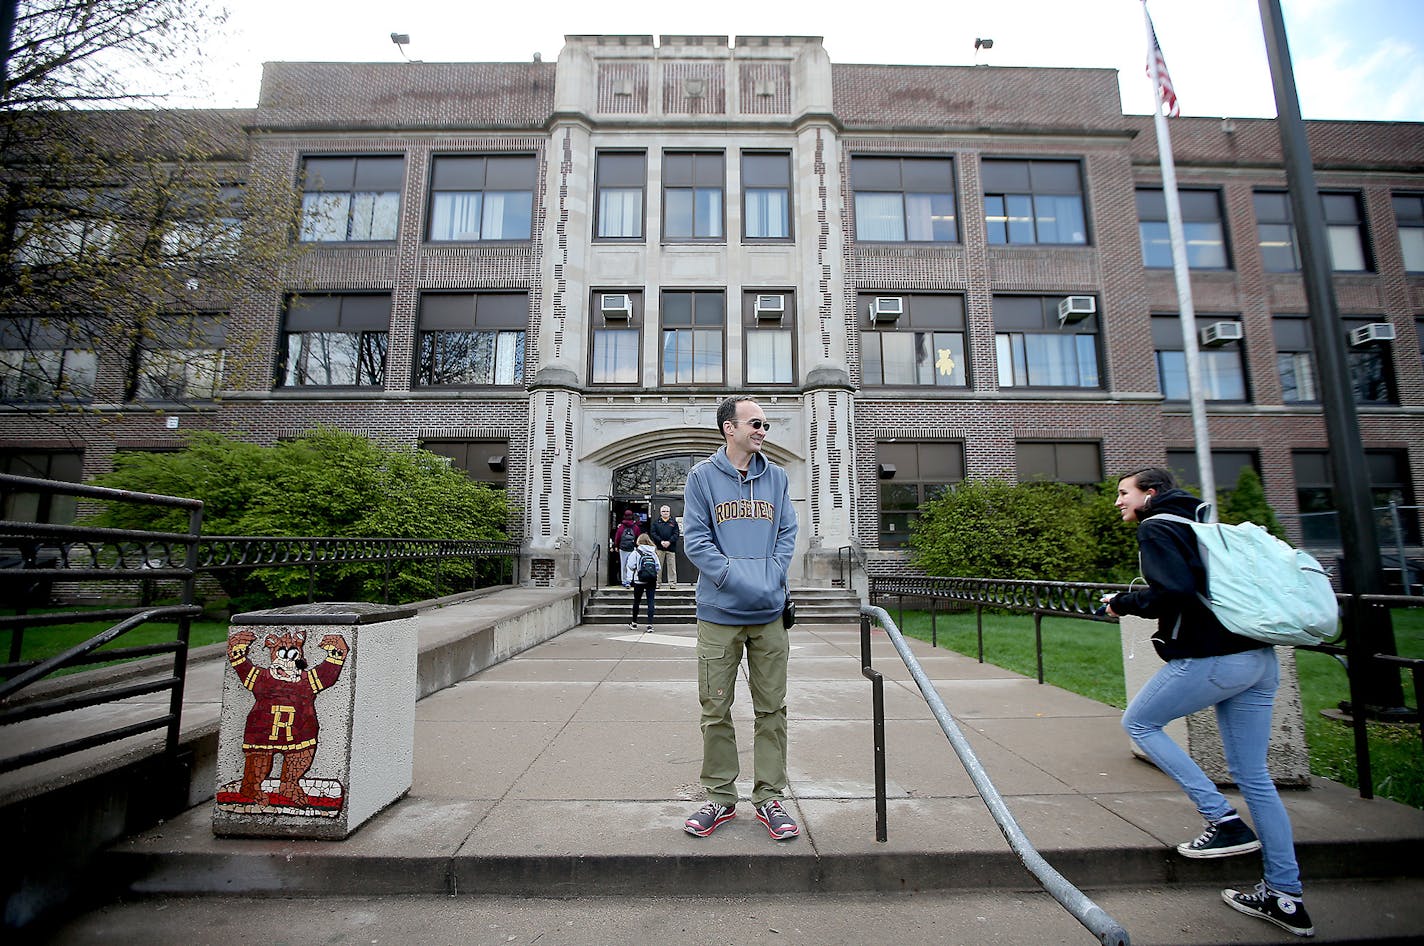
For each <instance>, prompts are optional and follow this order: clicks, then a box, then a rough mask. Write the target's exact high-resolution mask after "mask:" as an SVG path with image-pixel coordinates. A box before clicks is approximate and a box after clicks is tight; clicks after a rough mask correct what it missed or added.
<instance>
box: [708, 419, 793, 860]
mask: <svg viewBox="0 0 1424 946" xmlns="http://www.w3.org/2000/svg"><path fill="white" fill-rule="evenodd" d="M717 427H718V429H720V430H721V431H722V437H723V438H724V439H725V441H726V443H725V444H724V445H723V446H722V447H721V448H720V449H718V451H717V452H716V453H714V454H713V455H712V456H710V457H708V458H707V459H706V460H703V461H702V462H701V463H699V464H697V465H696V466H694V467H693V468H692V471H691V472H690V473H688V475H687V486H686V488H685V490H684V491H683V503H684V504H683V510H682V516H683V518H682V549H683V552H684V554H686V555H687V557H688V558H689V559H691V561H692V563H693V564H694V565H696V566H697V569H698V572H699V576H698V579H697V690H698V696H699V698H700V699H701V701H702V787H703V788H704V789H706V791H707V798H708V801H707V804H706V805H704V806H702V807H701V808H700V809H698V810H697V811H696V812H694V813H693V814H692V816H691V817H689V818H688V819H687V822H686V824H685V827H686V830H687V833H688V834H695V835H697V836H698V837H706V836H707V835H709V834H711V833H712V832H713V831H715V830H717V828H718V827H720V826H721V825H723V824H725V823H726V822H728V821H730V820H732V818H733V817H735V816H736V807H737V800H738V799H737V776H738V775H739V774H740V766H739V765H738V762H737V734H736V730H735V728H734V727H733V725H732V700H733V697H734V693H735V688H736V683H737V669H738V667H739V666H740V665H741V661H742V651H743V650H745V651H746V653H747V681H748V683H749V685H750V687H751V693H752V709H753V711H754V712H755V714H756V723H755V729H754V731H753V740H754V741H753V756H752V758H753V765H754V775H755V779H756V780H755V783H754V784H753V786H752V798H751V801H752V805H753V806H754V807H755V808H756V816H757V820H758V821H760V822H761V823H762V824H763V825H765V826H766V829H767V832H768V833H770V834H771V836H772V837H773V838H774V839H776V840H778V841H784V840H787V839H789V838H794V837H796V836H797V835H798V834H800V833H801V829H800V828H799V827H797V825H796V822H795V821H794V820H793V819H792V818H791V816H790V815H788V814H787V813H786V810H785V809H784V808H783V807H782V805H781V800H782V798H784V797H785V794H786V661H787V657H788V656H789V655H790V652H791V647H790V644H789V643H788V642H787V633H786V627H785V625H783V624H782V621H781V614H782V611H783V610H784V608H785V606H786V597H787V593H788V590H789V589H788V586H787V579H786V574H787V571H788V570H789V569H790V567H791V554H792V552H793V550H794V549H795V548H796V510H794V509H793V508H792V507H791V497H790V494H789V492H788V491H787V484H786V471H785V470H783V469H782V468H781V467H779V466H777V465H776V464H774V463H772V462H771V461H769V460H767V458H766V457H765V456H763V455H762V452H761V448H762V441H763V440H764V439H765V438H766V435H767V433H768V432H769V430H770V425H769V424H768V423H767V421H766V414H765V413H763V412H762V409H761V407H760V406H759V405H758V404H757V402H756V401H754V400H752V399H751V398H750V397H747V396H745V395H739V396H734V397H729V398H727V399H726V400H725V401H723V402H722V404H721V405H720V406H719V407H718V408H717Z"/></svg>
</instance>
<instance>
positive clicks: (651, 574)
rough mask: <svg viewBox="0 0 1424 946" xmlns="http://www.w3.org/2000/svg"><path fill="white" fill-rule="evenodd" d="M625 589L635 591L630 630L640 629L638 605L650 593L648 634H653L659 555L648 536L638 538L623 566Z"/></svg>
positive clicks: (629, 624)
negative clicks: (645, 593) (644, 595)
mask: <svg viewBox="0 0 1424 946" xmlns="http://www.w3.org/2000/svg"><path fill="white" fill-rule="evenodd" d="M623 587H624V588H632V589H633V620H631V621H629V622H628V630H630V631H636V630H637V629H638V604H639V602H640V601H641V600H642V598H643V592H645V591H646V592H647V593H648V633H649V634H651V633H652V632H653V621H654V620H655V617H656V616H655V615H654V613H653V607H654V605H653V599H654V596H655V595H656V594H657V590H658V553H657V552H656V551H655V550H654V548H653V540H652V539H651V538H649V537H648V536H647V535H646V534H644V535H640V536H638V541H637V543H636V544H635V545H634V546H633V551H632V553H631V554H629V556H628V561H627V563H625V564H624V566H623Z"/></svg>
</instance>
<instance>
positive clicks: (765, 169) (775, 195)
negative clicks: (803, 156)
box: [742, 152, 791, 240]
mask: <svg viewBox="0 0 1424 946" xmlns="http://www.w3.org/2000/svg"><path fill="white" fill-rule="evenodd" d="M742 201H743V208H742V230H743V233H744V234H745V236H746V238H747V239H748V240H789V239H790V238H791V155H790V154H787V153H785V152H778V153H776V154H761V153H748V152H743V153H742Z"/></svg>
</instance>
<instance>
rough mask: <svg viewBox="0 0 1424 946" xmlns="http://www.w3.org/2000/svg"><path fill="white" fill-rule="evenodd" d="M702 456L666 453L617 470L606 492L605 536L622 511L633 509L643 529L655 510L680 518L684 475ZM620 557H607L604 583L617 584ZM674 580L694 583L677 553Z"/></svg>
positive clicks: (689, 565)
mask: <svg viewBox="0 0 1424 946" xmlns="http://www.w3.org/2000/svg"><path fill="white" fill-rule="evenodd" d="M706 457H707V455H706V454H705V453H677V454H668V455H665V456H660V457H653V458H651V459H643V460H636V461H634V462H632V463H628V464H625V465H623V466H620V467H616V468H615V469H614V470H613V482H612V485H611V486H610V488H609V490H608V534H609V536H612V535H613V530H614V529H615V528H616V527H617V525H618V522H619V521H620V520H621V519H622V518H623V510H625V509H632V510H633V511H634V513H636V514H637V515H638V517H639V522H640V524H641V525H642V527H643V528H644V530H646V528H647V523H648V521H649V519H650V518H652V517H654V516H656V515H657V514H658V507H660V506H663V505H667V506H670V507H671V508H672V514H673V517H674V518H680V517H681V516H682V490H683V487H684V486H685V485H686V484H687V473H688V471H689V470H691V469H692V467H693V465H694V464H696V463H698V462H699V461H701V460H704V459H706ZM618 561H619V556H618V555H617V554H616V553H615V554H613V555H610V556H609V565H608V574H607V576H606V578H607V580H608V581H609V582H610V583H612V584H617V583H618ZM677 578H678V583H679V584H694V583H695V582H696V580H697V568H696V567H695V566H694V565H693V564H692V563H691V562H690V561H688V560H687V558H686V557H685V556H684V555H683V554H682V551H681V550H680V549H679V550H678V556H677Z"/></svg>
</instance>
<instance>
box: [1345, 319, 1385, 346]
mask: <svg viewBox="0 0 1424 946" xmlns="http://www.w3.org/2000/svg"><path fill="white" fill-rule="evenodd" d="M1392 341H1394V326H1393V325H1390V324H1389V323H1388V322H1371V323H1370V324H1369V325H1361V326H1360V327H1359V328H1357V329H1355V330H1354V331H1352V332H1351V333H1350V344H1351V345H1353V346H1355V347H1356V348H1358V347H1360V346H1361V345H1373V344H1375V343H1377V342H1392Z"/></svg>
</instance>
